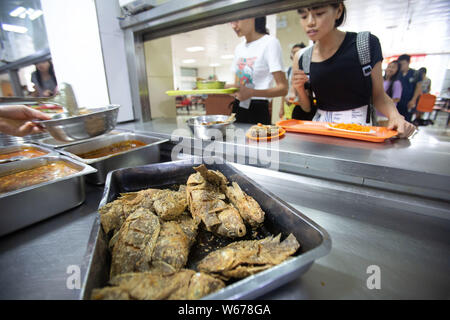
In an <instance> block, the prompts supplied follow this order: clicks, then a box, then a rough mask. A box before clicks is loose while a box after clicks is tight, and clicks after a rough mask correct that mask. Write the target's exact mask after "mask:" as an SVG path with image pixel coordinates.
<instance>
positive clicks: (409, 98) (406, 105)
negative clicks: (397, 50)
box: [397, 54, 422, 121]
mask: <svg viewBox="0 0 450 320" xmlns="http://www.w3.org/2000/svg"><path fill="white" fill-rule="evenodd" d="M398 62H399V63H400V75H399V80H400V82H401V83H402V96H401V98H400V101H399V102H398V104H397V109H398V112H399V113H400V114H401V115H402V116H404V117H405V120H406V121H411V116H412V114H413V109H414V108H415V106H416V102H417V98H418V97H419V96H420V94H421V93H422V82H421V81H420V79H419V75H418V72H417V71H416V70H414V69H411V68H410V67H409V64H410V62H411V56H410V55H407V54H402V55H401V56H400V57H398Z"/></svg>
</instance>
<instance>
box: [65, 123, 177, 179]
mask: <svg viewBox="0 0 450 320" xmlns="http://www.w3.org/2000/svg"><path fill="white" fill-rule="evenodd" d="M127 140H138V141H141V142H144V143H146V144H147V145H145V146H142V147H139V148H135V149H131V150H128V151H124V152H121V153H118V154H115V155H109V156H105V157H101V158H95V159H82V158H80V157H78V156H77V155H76V154H77V153H78V154H80V153H86V152H89V151H93V150H96V149H100V148H103V147H107V146H109V145H111V144H113V143H118V142H121V141H127ZM167 141H169V140H168V139H162V138H156V137H151V136H148V135H144V134H137V133H132V132H127V133H121V134H118V135H110V136H103V137H99V138H97V139H92V140H90V141H89V142H84V143H79V144H76V145H73V146H69V147H64V148H61V149H59V150H60V152H61V153H62V154H65V155H67V156H69V157H72V158H74V159H76V160H78V161H80V162H83V163H86V164H89V165H91V166H92V167H94V168H96V169H97V172H96V173H93V174H91V175H89V176H87V177H86V181H88V182H90V183H93V184H104V183H105V180H106V175H107V174H108V172H110V171H112V170H115V169H120V168H126V167H134V166H140V165H144V164H149V163H156V162H159V161H160V158H161V154H160V145H161V144H162V143H165V142H167Z"/></svg>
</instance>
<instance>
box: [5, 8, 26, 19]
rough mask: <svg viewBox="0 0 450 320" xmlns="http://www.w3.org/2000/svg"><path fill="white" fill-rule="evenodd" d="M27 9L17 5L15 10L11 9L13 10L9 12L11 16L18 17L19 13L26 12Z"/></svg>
mask: <svg viewBox="0 0 450 320" xmlns="http://www.w3.org/2000/svg"><path fill="white" fill-rule="evenodd" d="M26 11H27V9H25V8H24V7H17V8H15V9H14V10H13V11H11V12H10V13H9V15H10V16H11V17H17V16H18V15H19V14H21V13H24V12H26Z"/></svg>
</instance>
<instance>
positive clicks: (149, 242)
mask: <svg viewBox="0 0 450 320" xmlns="http://www.w3.org/2000/svg"><path fill="white" fill-rule="evenodd" d="M160 229H161V226H160V223H159V219H158V217H157V216H156V215H155V214H154V213H152V212H151V211H150V210H148V209H144V208H138V209H137V210H136V211H135V212H133V213H132V214H130V215H129V216H128V218H127V219H126V220H125V222H124V223H123V225H122V227H121V228H120V230H119V231H118V234H117V236H115V238H114V239H115V241H114V243H113V245H112V254H111V255H112V261H111V270H110V276H111V277H113V276H115V275H117V274H121V273H127V272H134V271H146V270H149V269H150V261H151V259H152V254H153V251H154V248H155V246H156V242H157V239H158V237H159V233H160Z"/></svg>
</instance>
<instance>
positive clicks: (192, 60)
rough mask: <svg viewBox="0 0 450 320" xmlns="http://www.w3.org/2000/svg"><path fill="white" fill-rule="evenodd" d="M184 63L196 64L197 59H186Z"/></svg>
mask: <svg viewBox="0 0 450 320" xmlns="http://www.w3.org/2000/svg"><path fill="white" fill-rule="evenodd" d="M182 62H183V63H194V62H195V59H184V60H183V61H182Z"/></svg>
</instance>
